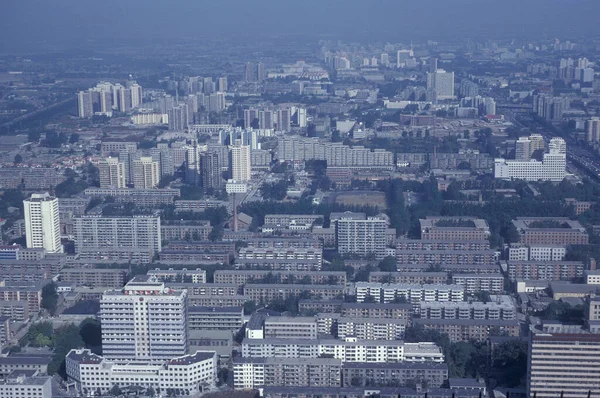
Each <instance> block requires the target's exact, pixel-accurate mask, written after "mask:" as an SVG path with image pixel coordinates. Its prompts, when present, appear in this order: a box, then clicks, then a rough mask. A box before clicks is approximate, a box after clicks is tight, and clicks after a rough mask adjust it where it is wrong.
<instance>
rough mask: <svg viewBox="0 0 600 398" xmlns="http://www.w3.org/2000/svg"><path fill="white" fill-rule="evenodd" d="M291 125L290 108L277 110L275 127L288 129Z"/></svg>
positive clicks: (282, 129)
mask: <svg viewBox="0 0 600 398" xmlns="http://www.w3.org/2000/svg"><path fill="white" fill-rule="evenodd" d="M291 127H292V115H291V110H290V108H284V109H278V110H277V129H278V130H281V131H290V130H291Z"/></svg>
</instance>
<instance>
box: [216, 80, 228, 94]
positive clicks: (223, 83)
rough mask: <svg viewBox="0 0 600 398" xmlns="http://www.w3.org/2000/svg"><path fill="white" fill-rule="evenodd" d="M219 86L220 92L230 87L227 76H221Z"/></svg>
mask: <svg viewBox="0 0 600 398" xmlns="http://www.w3.org/2000/svg"><path fill="white" fill-rule="evenodd" d="M217 86H218V87H217V89H218V90H219V91H220V92H222V93H224V92H226V91H227V89H228V88H229V87H228V83H227V76H223V77H220V78H219V81H218V85H217Z"/></svg>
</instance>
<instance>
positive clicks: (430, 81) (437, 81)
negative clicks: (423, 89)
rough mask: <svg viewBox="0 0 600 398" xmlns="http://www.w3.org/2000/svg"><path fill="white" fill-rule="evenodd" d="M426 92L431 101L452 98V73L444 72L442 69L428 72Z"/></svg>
mask: <svg viewBox="0 0 600 398" xmlns="http://www.w3.org/2000/svg"><path fill="white" fill-rule="evenodd" d="M427 92H428V93H429V95H430V97H431V98H430V100H432V101H437V100H445V99H452V98H454V72H446V71H445V70H444V69H438V70H437V71H435V72H428V73H427Z"/></svg>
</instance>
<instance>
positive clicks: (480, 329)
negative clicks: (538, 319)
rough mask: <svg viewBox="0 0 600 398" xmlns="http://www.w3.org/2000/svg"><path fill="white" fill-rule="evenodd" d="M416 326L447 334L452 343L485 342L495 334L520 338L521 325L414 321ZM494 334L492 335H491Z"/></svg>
mask: <svg viewBox="0 0 600 398" xmlns="http://www.w3.org/2000/svg"><path fill="white" fill-rule="evenodd" d="M413 323H414V324H415V325H416V326H422V327H424V328H426V329H433V330H437V331H438V332H440V333H446V334H447V335H448V337H449V338H450V341H452V342H458V341H469V340H477V341H485V340H487V339H488V338H489V337H490V335H493V333H499V334H505V335H506V336H513V337H517V336H519V331H520V325H519V322H518V321H517V320H500V319H413ZM490 332H492V334H490Z"/></svg>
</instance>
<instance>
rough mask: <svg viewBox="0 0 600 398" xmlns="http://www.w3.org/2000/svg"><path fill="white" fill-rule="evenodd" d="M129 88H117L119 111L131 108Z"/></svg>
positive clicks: (124, 111) (127, 110)
mask: <svg viewBox="0 0 600 398" xmlns="http://www.w3.org/2000/svg"><path fill="white" fill-rule="evenodd" d="M131 92H132V91H131V89H130V88H125V87H121V88H119V102H118V104H119V112H123V113H126V112H129V111H130V110H131V108H132V102H131V101H132V98H133V97H132V94H131Z"/></svg>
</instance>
